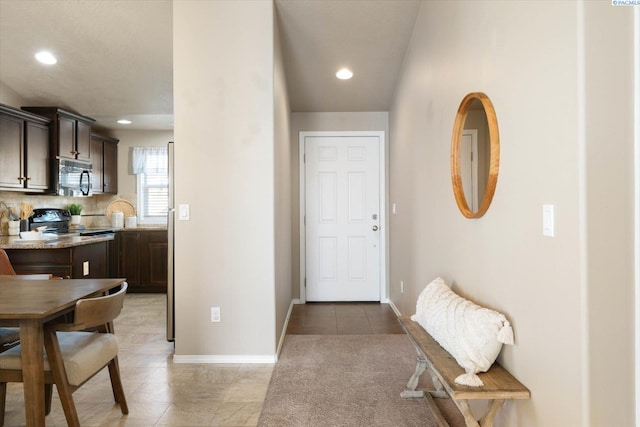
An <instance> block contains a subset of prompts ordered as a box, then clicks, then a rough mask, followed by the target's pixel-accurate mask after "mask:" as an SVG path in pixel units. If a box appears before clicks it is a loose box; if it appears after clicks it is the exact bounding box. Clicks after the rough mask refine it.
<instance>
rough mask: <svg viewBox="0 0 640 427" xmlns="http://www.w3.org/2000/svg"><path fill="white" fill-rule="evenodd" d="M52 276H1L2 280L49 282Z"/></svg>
mask: <svg viewBox="0 0 640 427" xmlns="http://www.w3.org/2000/svg"><path fill="white" fill-rule="evenodd" d="M52 277H53V276H52V275H51V274H0V280H49V279H51V278H52Z"/></svg>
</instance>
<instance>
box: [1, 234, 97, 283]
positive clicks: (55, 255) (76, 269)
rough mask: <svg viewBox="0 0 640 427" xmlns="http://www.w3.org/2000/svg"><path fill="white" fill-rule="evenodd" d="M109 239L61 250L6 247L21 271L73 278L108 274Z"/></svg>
mask: <svg viewBox="0 0 640 427" xmlns="http://www.w3.org/2000/svg"><path fill="white" fill-rule="evenodd" d="M108 243H109V242H97V243H91V244H88V245H81V246H74V247H71V248H60V249H6V252H7V255H8V256H9V259H10V260H11V265H13V268H14V270H15V271H16V273H18V274H32V273H33V274H35V273H49V274H53V275H54V276H59V277H63V278H71V279H90V278H104V277H108V271H107V269H108V265H109V252H108Z"/></svg>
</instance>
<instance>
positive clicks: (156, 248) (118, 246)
mask: <svg viewBox="0 0 640 427" xmlns="http://www.w3.org/2000/svg"><path fill="white" fill-rule="evenodd" d="M111 245H112V246H111V248H110V253H111V256H112V260H111V266H110V268H111V271H110V276H111V277H125V278H126V279H127V283H128V284H129V290H128V292H158V293H166V292H167V274H168V271H167V267H168V264H167V255H168V254H167V249H168V245H167V232H166V231H162V230H139V231H120V232H118V233H116V237H115V239H114V240H112V241H111ZM113 258H116V259H117V261H115V260H114V259H113Z"/></svg>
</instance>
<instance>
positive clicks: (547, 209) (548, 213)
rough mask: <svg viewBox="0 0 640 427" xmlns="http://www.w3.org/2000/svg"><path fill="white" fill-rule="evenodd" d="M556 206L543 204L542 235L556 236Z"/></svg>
mask: <svg viewBox="0 0 640 427" xmlns="http://www.w3.org/2000/svg"><path fill="white" fill-rule="evenodd" d="M554 216H555V215H554V206H553V205H542V235H543V236H548V237H554V236H555V218H554Z"/></svg>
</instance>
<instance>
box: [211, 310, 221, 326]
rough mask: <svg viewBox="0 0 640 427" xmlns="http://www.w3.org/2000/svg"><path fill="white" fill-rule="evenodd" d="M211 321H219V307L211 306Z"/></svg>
mask: <svg viewBox="0 0 640 427" xmlns="http://www.w3.org/2000/svg"><path fill="white" fill-rule="evenodd" d="M211 322H213V323H218V322H220V307H211Z"/></svg>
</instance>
